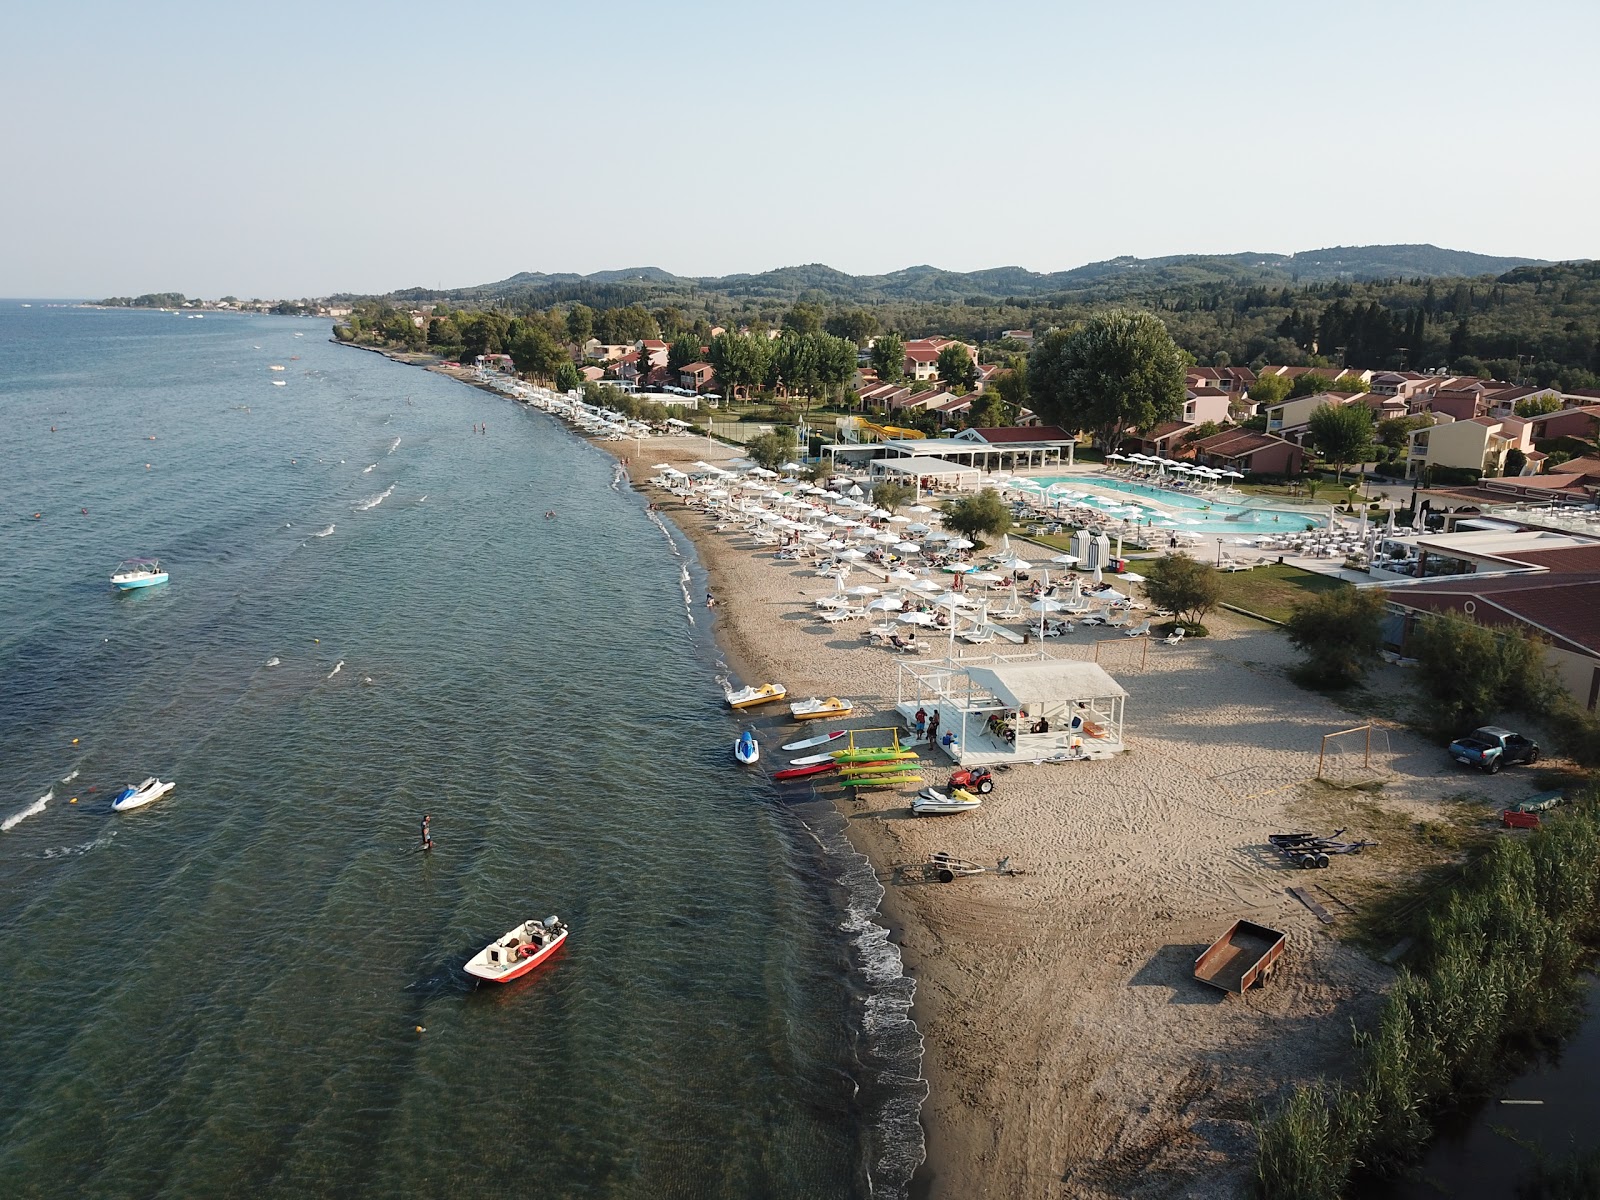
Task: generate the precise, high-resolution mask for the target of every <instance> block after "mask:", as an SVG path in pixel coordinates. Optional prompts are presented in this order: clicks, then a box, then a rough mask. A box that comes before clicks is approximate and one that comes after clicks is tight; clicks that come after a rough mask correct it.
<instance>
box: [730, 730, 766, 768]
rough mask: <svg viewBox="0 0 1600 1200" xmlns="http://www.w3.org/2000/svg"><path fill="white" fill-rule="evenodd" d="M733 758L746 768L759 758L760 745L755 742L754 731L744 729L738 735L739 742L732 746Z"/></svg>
mask: <svg viewBox="0 0 1600 1200" xmlns="http://www.w3.org/2000/svg"><path fill="white" fill-rule="evenodd" d="M733 756H734V757H735V758H737V759H738V760H739V761H740V762H742V763H743V764H744V765H745V766H747V767H748V766H750V765H752V764H753V763H754V762H755V761H756V760H757V759H758V758H760V757H761V744H760V743H759V742H757V741H756V735H755V733H754V731H752V730H749V729H746V730H745V731H744V732H743V733H741V734H740V735H739V740H738V741H736V742H734V744H733Z"/></svg>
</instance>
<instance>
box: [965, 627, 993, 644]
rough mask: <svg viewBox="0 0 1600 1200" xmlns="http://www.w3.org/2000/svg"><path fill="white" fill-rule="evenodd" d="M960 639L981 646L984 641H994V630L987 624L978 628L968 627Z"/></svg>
mask: <svg viewBox="0 0 1600 1200" xmlns="http://www.w3.org/2000/svg"><path fill="white" fill-rule="evenodd" d="M961 640H962V641H966V642H971V643H972V644H973V645H974V646H981V645H983V644H984V643H985V642H992V641H994V630H992V629H990V628H988V627H987V626H984V627H982V628H979V629H969V630H967V632H965V633H963V634H962V635H961Z"/></svg>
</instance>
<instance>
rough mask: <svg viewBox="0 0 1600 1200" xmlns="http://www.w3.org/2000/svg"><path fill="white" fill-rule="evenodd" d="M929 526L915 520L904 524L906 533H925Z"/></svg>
mask: <svg viewBox="0 0 1600 1200" xmlns="http://www.w3.org/2000/svg"><path fill="white" fill-rule="evenodd" d="M930 528H931V526H928V525H924V524H923V523H922V522H920V521H916V522H913V523H912V524H910V525H907V526H906V532H907V533H927V532H928V531H929V529H930Z"/></svg>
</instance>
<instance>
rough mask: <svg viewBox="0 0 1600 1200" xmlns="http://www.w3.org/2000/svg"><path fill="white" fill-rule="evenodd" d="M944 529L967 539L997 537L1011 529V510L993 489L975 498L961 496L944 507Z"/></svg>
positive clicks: (984, 490) (984, 491)
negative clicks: (984, 536) (981, 535)
mask: <svg viewBox="0 0 1600 1200" xmlns="http://www.w3.org/2000/svg"><path fill="white" fill-rule="evenodd" d="M944 527H945V528H946V529H949V530H953V531H954V532H956V533H959V534H964V535H965V536H967V537H969V538H973V539H974V540H976V539H977V537H978V535H979V534H983V533H986V534H989V535H990V536H991V537H999V536H1000V535H1001V534H1003V533H1005V532H1006V531H1007V530H1009V529H1010V528H1011V510H1010V509H1009V508H1007V507H1006V504H1005V501H1004V500H1002V499H1000V494H999V493H998V492H996V491H995V490H994V489H993V488H984V489H983V491H981V492H979V493H978V494H977V495H975V496H962V497H961V498H960V499H959V500H952V501H950V503H948V504H946V505H945V506H944Z"/></svg>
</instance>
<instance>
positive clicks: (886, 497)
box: [872, 479, 917, 512]
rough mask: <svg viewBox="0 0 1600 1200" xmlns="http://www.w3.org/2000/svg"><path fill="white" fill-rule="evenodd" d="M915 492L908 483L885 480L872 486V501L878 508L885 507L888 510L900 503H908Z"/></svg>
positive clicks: (898, 505) (893, 508) (897, 506)
mask: <svg viewBox="0 0 1600 1200" xmlns="http://www.w3.org/2000/svg"><path fill="white" fill-rule="evenodd" d="M916 494H917V492H916V489H915V488H913V487H912V486H911V485H910V484H909V483H896V482H895V481H894V480H892V479H891V480H885V481H884V482H882V483H879V484H874V485H873V488H872V502H873V503H874V504H876V505H877V506H878V507H879V508H886V509H888V510H889V511H890V512H893V511H894V510H895V509H897V508H899V507H900V506H901V505H902V504H909V503H910V502H911V498H912V497H913V496H915V495H916Z"/></svg>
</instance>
